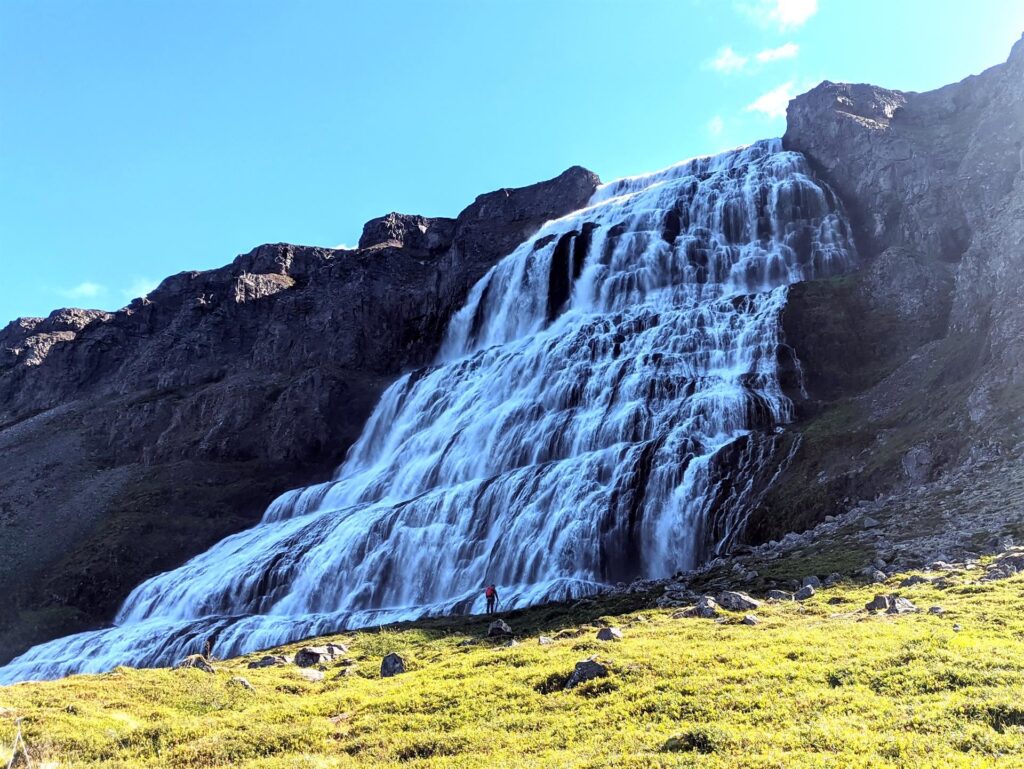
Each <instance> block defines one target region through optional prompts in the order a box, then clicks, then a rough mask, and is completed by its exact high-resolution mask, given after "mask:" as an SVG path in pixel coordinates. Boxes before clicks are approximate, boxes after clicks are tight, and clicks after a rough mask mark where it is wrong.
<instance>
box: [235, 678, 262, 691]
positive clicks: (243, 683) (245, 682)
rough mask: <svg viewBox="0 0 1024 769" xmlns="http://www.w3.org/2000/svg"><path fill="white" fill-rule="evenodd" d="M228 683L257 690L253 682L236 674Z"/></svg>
mask: <svg viewBox="0 0 1024 769" xmlns="http://www.w3.org/2000/svg"><path fill="white" fill-rule="evenodd" d="M228 685H229V686H240V687H242V688H243V689H247V690H249V691H250V692H254V691H256V689H255V688H254V687H253V685H252V684H251V683H249V681H248V679H245V678H242V677H241V676H235V677H234V678H232V679H231V680H230V681H228Z"/></svg>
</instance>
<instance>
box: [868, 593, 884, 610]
mask: <svg viewBox="0 0 1024 769" xmlns="http://www.w3.org/2000/svg"><path fill="white" fill-rule="evenodd" d="M889 605H890V601H889V596H887V595H882V594H878V595H876V596H875V597H874V598H872V599H871V600H870V601H868V602H867V603H866V604H864V608H865V609H867V610H868V611H888V610H889Z"/></svg>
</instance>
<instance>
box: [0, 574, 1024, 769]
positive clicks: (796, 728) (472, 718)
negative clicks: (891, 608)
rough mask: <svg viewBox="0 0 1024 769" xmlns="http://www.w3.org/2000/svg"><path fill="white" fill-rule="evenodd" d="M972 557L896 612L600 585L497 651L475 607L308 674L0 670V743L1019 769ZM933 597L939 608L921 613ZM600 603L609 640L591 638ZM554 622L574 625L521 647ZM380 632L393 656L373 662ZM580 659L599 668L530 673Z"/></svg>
mask: <svg viewBox="0 0 1024 769" xmlns="http://www.w3.org/2000/svg"><path fill="white" fill-rule="evenodd" d="M978 574H980V572H976V573H974V574H973V575H968V577H967V578H965V579H958V578H955V579H953V580H952V583H953V584H952V586H951V587H949V588H948V589H945V590H939V589H936V588H935V587H932V586H930V585H918V586H915V587H912V588H907V589H904V590H900V591H899V592H900V593H901V594H903V595H905V596H906V597H908V598H910V599H911V600H913V601H914V602H915V603H916V604H917V605H918V607H919V608H920V609H921V610H922V611H921V612H920V613H918V614H914V615H905V616H884V615H880V616H868V615H866V614H865V613H864V612H860V611H858V609H860V608H861V607H863V605H864V603H865V602H866V601H868V600H869V599H870V598H871V597H872V595H873V594H874V593H875V592H878V591H879V590H880V589H882V588H881V586H870V587H858V586H853V585H840V586H837V587H835V588H831V589H829V590H823V591H820V592H819V593H818V594H817V595H816V596H815V597H814V598H812V599H811V600H810V601H808V602H807V603H805V604H797V603H793V602H788V603H777V604H765V605H764V606H763V607H762V608H761V609H760V610H758V612H757V614H758V616H759V617H760V619H761V620H762V622H761V624H759V625H757V626H754V627H749V626H744V625H740V624H738V621H739V619H740V618H741V615H738V614H737V615H729V618H728V619H729V621H728V622H727V623H725V624H717V623H715V622H714V621H710V620H701V619H672V618H671V614H672V612H671V611H668V610H654V609H646V608H645V609H640V610H639V611H637V610H635V609H634V610H631V611H627V612H626V613H619V614H617V615H615V614H613V612H617V611H621V609H622V606H623V603H622V601H619V603H618V604H613V603H610V602H609V603H606V604H598V605H597V606H595V607H593V608H592V609H591V611H590V613H589V615H583V614H581V613H580V610H579V609H578V608H577V609H575V610H571V611H570V610H566V609H564V608H563V609H561V612H562V614H561V616H562V617H563V622H562V623H559V622H558V619H557V618H558V617H559V612H558V610H556V609H553V608H552V607H543V608H540V609H537V610H534V611H532V612H525V613H520V614H518V615H516V616H514V617H511V618H510V622H511V623H512V625H513V628H514V629H515V630H517V631H522V635H521V637H520V641H521V643H520V644H519V645H516V646H511V647H504V646H501V645H499V644H496V643H492V642H489V641H486V640H484V639H483V637H482V636H483V630H484V628H485V625H484V623H483V622H482V621H481V620H479V619H474V620H469V619H467V620H466V621H465V622H463V621H461V620H449V621H445V622H434V623H425V624H422V625H418V626H416V625H414V626H407V627H404V628H400V629H397V630H394V629H389V630H385V631H383V632H380V633H375V632H366V633H347V634H342V635H339V636H332V637H330V638H329V639H325V640H333V641H335V642H339V643H344V644H346V645H347V646H348V647H349V654H348V657H349V658H350V661H351V664H345V663H341V662H338V663H336V664H334V665H332V666H329V667H328V668H327V669H326V670H325V674H326V675H325V679H324V681H322V682H317V683H313V682H310V681H307V680H305V679H303V678H302V677H301V676H300V675H299V672H298V668H296V667H295V666H293V665H289V666H287V667H278V668H267V669H260V670H249V669H247V668H246V663H247V662H248V661H249V660H251V659H255V658H257V657H259V656H261V655H252V656H250V657H247V658H243V659H239V660H232V661H228V662H222V663H219V664H218V671H217V673H215V674H213V675H211V674H208V673H203V672H201V671H198V670H128V669H118V670H116V671H114V672H112V673H109V674H105V675H98V676H77V677H73V678H69V679H65V680H62V681H53V682H46V683H33V684H21V685H16V686H12V687H8V688H5V689H0V707H2V708H4V709H6V710H0V744H4V745H5V748H4V750H6V749H7V748H6V746H9V744H10V742H11V740H12V739H13V737H14V731H15V721H14V719H15V718H16V717H19V716H20V717H21V718H22V719H23V724H24V731H25V735H26V739H27V741H28V744H29V746H30V748H31V750H32V751H33V757H34V758H36V759H37V760H39V759H45V760H49V761H56V762H59V765H60V766H103V767H125V768H127V767H213V766H237V767H248V768H251V769H255V768H256V767H263V768H266V769H271V768H274V769H277V768H279V767H310V768H313V767H317V768H319V767H356V766H358V767H367V766H369V767H375V766H380V767H384V766H392V767H393V766H417V767H474V769H475V768H476V767H481V766H496V767H580V768H582V767H598V766H600V767H605V766H615V767H648V766H672V767H675V766H684V767H689V766H692V767H723V768H724V767H729V768H730V769H732V768H734V767H736V768H742V767H750V768H751V769H753V768H754V767H757V768H758V769H762V768H764V767H779V769H782V768H783V767H785V768H786V769H793V768H794V767H851V768H855V767H907V766H913V767H917V766H921V767H925V766H928V767H990V766H993V767H995V766H998V767H1003V766H1005V767H1020V766H1024V614H1022V611H1021V609H1022V606H1024V601H1022V598H1024V577H1017V578H1014V579H1011V580H1006V581H1004V582H992V583H974V582H972V578H974V577H977V576H978ZM964 581H966V582H971V584H962V583H963V582H964ZM892 584H895V580H893V581H891V583H890V587H888V588H885V589H886V590H887V591H890V592H891V591H893V590H894V588H893V587H892V586H891V585H892ZM837 598H841V599H844V601H845V602H844V603H840V604H834V603H830V602H829V601H830V599H837ZM637 600H641V599H637ZM636 602H637V601H634V605H635V604H636ZM936 604H937V605H942V606H943V607H944V608H945V609H946V613H945V614H943V615H939V616H935V615H930V614H928V613H927V609H928V607H929V606H931V605H936ZM603 610H607V612H608V615H609V616H605V617H604V618H603V619H604V620H605V621H611V622H614V623H615V624H617V625H618V626H619V627H621V628H622V629H623V633H624V639H623V640H622V641H619V642H610V643H602V642H598V641H596V640H595V639H594V636H595V634H596V627H595V625H597V624H600V621H598V622H595V623H594V625H591V624H590V622H589V621H590V620H593V619H596V618H597V617H599V616H600V614H601V611H603ZM954 624H958V625H960V626H961V630H960V631H959V632H955V631H954V629H953V626H954ZM559 627H562V628H570V629H571V628H577V627H582V628H583V629H584V632H583V634H581V635H579V636H578V637H563V638H560V639H558V640H556V641H555V642H554V643H553V644H551V645H546V646H541V645H539V644H538V643H537V640H536V636H537V634H538V632H539V630H541V629H543V630H544V632H545V633H547V634H549V635H555V634H556V631H557V630H558V629H559ZM564 635H570V634H564ZM470 638H473V639H477V640H478V643H475V644H471V645H464V644H462V642H464V641H465V640H466V639H470ZM298 646H299V645H292V646H290V647H286V650H287V651H294V650H295V649H296V648H298ZM392 650H395V651H398V652H399V653H400V654H402V655H403V656H404V657H405V658H406V660H407V662H408V665H409V672H408V673H406V674H404V675H400V676H397V677H394V678H389V679H381V678H380V677H379V665H380V658H381V656H382V655H383V654H384V653H386V652H388V651H392ZM593 655H596V656H597V657H598V659H599V660H601V661H603V662H605V663H606V664H607V665H608V666H609V668H610V670H611V674H610V675H609V676H608V677H607V678H604V679H598V680H596V681H592V682H590V683H588V684H584V685H582V686H580V687H578V688H576V689H573V690H569V691H565V690H562V689H561V688H555V689H554V690H553V691H552V690H551V688H552V687H551V686H550V682H551V681H558V680H561V677H564V676H566V675H567V674H568V673H570V672H571V671H572V669H573V666H574V665H575V663H576V662H578V661H579V660H581V659H584V658H586V657H590V656H593ZM347 668H351V669H352V672H351V673H349V674H345V673H344V671H345V670H346V669H347ZM236 676H242V677H244V678H246V679H247V680H248V681H249V682H250V683H251V684H252V686H253V687H254V691H248V690H246V689H245V688H244V687H242V686H239V685H238V684H237V683H232V681H231V679H232V678H233V677H236ZM545 692H547V693H545ZM0 758H3V759H4V761H6V760H7V758H9V753H4V752H3V751H0Z"/></svg>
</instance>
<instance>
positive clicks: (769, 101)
mask: <svg viewBox="0 0 1024 769" xmlns="http://www.w3.org/2000/svg"><path fill="white" fill-rule="evenodd" d="M795 95H796V94H794V93H793V81H792V80H790V81H789V82H788V83H783V84H782V85H780V86H779V87H778V88H773V89H772V90H770V91H768V93H764V94H761V95H760V96H758V97H757V98H756V99H755V100H754V101H753V102H751V103H750V104H748V105H747V108H746V110H747V112H760V113H761V114H763V115H766V116H767V117H770V118H778V117H786V107H787V106H788V105H789V101H790V99H792V98H793V97H794V96H795Z"/></svg>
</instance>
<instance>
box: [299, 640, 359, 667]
mask: <svg viewBox="0 0 1024 769" xmlns="http://www.w3.org/2000/svg"><path fill="white" fill-rule="evenodd" d="M346 652H348V648H347V647H345V646H336V645H335V644H327V645H325V646H304V647H302V648H301V649H299V650H298V651H297V652H296V653H295V664H296V665H298V666H299V667H300V668H311V667H313V666H314V665H326V664H327V663H328V662H333V661H334V658H335V657H338V656H340V655H342V654H345V653H346Z"/></svg>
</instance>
